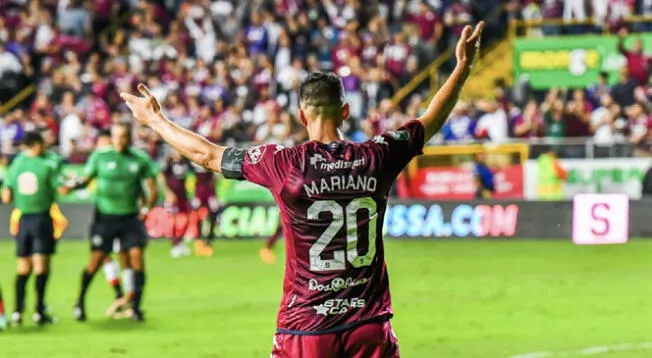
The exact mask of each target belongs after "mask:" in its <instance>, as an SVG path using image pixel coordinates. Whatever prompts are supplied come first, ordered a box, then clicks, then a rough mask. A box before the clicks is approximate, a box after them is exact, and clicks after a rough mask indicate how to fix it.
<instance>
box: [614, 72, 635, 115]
mask: <svg viewBox="0 0 652 358" xmlns="http://www.w3.org/2000/svg"><path fill="white" fill-rule="evenodd" d="M637 86H638V83H637V82H636V80H635V79H634V78H632V77H631V76H630V75H629V67H628V66H623V67H622V68H621V69H620V81H619V82H618V83H617V84H616V85H614V86H613V88H612V89H611V94H612V95H613V97H614V100H615V101H616V103H618V104H619V105H620V107H621V108H626V107H629V106H631V105H632V104H634V102H635V99H634V91H635V90H636V87H637Z"/></svg>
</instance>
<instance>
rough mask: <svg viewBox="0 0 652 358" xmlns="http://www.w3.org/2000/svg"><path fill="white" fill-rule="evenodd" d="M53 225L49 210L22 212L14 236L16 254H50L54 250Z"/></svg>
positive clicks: (20, 255)
mask: <svg viewBox="0 0 652 358" xmlns="http://www.w3.org/2000/svg"><path fill="white" fill-rule="evenodd" d="M55 246H56V240H55V239H54V226H53V225H52V217H51V216H50V213H49V212H46V213H40V214H22V215H21V216H20V223H19V224H18V236H16V256H18V257H29V256H32V255H34V254H41V255H52V254H54V252H55Z"/></svg>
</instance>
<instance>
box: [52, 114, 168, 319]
mask: <svg viewBox="0 0 652 358" xmlns="http://www.w3.org/2000/svg"><path fill="white" fill-rule="evenodd" d="M130 134H131V131H130V127H129V125H127V124H123V123H118V124H114V125H113V126H112V127H111V142H112V146H111V147H109V148H104V149H99V150H96V151H95V152H93V153H92V154H91V156H90V158H89V159H88V162H87V163H86V167H85V168H84V174H83V177H82V178H79V179H77V180H75V181H74V182H70V183H67V185H66V186H64V191H66V192H67V191H70V190H72V189H76V188H81V187H84V186H86V185H88V183H89V182H90V181H91V180H92V179H93V178H97V180H96V182H97V186H96V190H95V210H96V214H95V220H94V222H93V225H92V228H91V257H90V261H89V263H88V265H87V267H86V268H85V269H84V270H83V271H82V278H81V288H80V292H79V298H78V300H77V303H76V305H75V318H76V319H77V320H78V321H85V320H86V310H85V298H86V292H87V291H88V288H89V285H90V283H91V281H92V279H93V276H94V275H95V273H96V272H97V271H98V269H99V268H100V266H101V265H102V264H103V263H104V260H105V259H106V258H107V257H108V255H109V254H110V252H111V251H112V249H113V245H114V239H115V238H118V239H119V243H120V252H121V253H125V254H126V258H127V260H126V261H127V262H126V265H127V268H129V269H132V270H133V298H132V299H131V305H132V309H133V316H132V318H133V319H134V320H136V321H142V320H143V319H144V316H143V312H142V310H141V302H142V297H143V289H144V287H145V265H144V257H143V255H144V249H145V246H146V244H147V241H148V237H147V232H146V230H145V225H144V223H143V219H144V217H145V216H146V215H147V212H148V211H149V209H150V208H151V207H152V206H153V205H154V204H155V202H156V197H157V187H156V176H157V174H158V168H157V167H156V165H155V164H154V162H153V161H152V160H151V159H150V158H149V157H148V156H147V154H145V153H144V152H141V151H139V150H136V149H134V148H131V146H130V143H131V135H130ZM143 182H144V183H145V184H146V189H147V195H146V199H147V200H146V203H141V198H142V197H143V195H142V194H143V188H142V184H143ZM143 204H144V205H143ZM125 284H127V282H125Z"/></svg>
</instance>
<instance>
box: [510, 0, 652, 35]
mask: <svg viewBox="0 0 652 358" xmlns="http://www.w3.org/2000/svg"><path fill="white" fill-rule="evenodd" d="M507 16H508V18H509V19H510V20H511V19H515V20H525V21H541V20H555V19H557V20H559V19H561V20H562V21H552V23H551V21H549V22H548V23H547V24H545V25H543V26H540V27H536V26H535V27H528V28H527V29H526V28H521V29H520V31H522V32H527V33H526V35H529V36H554V35H561V34H580V33H587V32H597V33H603V32H605V31H611V32H613V33H615V32H617V31H618V29H620V28H621V27H622V26H623V25H624V23H625V21H626V20H629V19H631V18H632V17H633V16H652V1H650V0H509V1H508V2H507ZM632 26H633V30H635V31H637V32H642V31H652V25H651V24H650V23H649V22H634V23H633V24H632Z"/></svg>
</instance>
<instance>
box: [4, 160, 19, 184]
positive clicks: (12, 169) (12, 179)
mask: <svg viewBox="0 0 652 358" xmlns="http://www.w3.org/2000/svg"><path fill="white" fill-rule="evenodd" d="M18 160H19V159H14V162H13V163H11V165H10V166H9V169H7V179H6V180H5V182H4V187H5V188H8V189H11V190H16V164H17V162H18Z"/></svg>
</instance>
